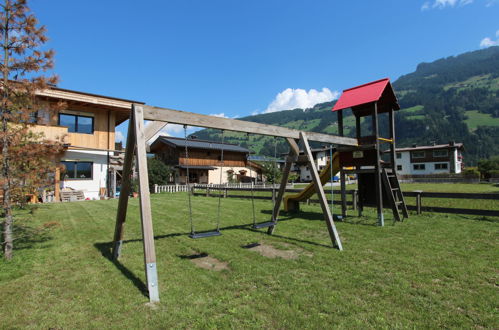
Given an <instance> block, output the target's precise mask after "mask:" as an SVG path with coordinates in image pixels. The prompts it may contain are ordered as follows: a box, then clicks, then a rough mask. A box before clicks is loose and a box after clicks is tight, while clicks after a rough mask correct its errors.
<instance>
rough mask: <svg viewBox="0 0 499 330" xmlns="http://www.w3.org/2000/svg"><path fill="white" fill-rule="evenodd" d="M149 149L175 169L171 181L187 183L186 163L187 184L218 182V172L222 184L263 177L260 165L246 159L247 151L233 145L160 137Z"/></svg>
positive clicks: (259, 179)
mask: <svg viewBox="0 0 499 330" xmlns="http://www.w3.org/2000/svg"><path fill="white" fill-rule="evenodd" d="M186 143H187V150H188V157H187V156H186V152H185V144H186ZM222 149H223V158H224V159H223V162H222ZM150 152H151V153H153V154H154V155H155V156H156V157H157V158H158V159H160V160H162V161H163V162H164V163H165V164H166V165H169V166H171V167H172V168H174V169H175V177H174V180H173V181H174V183H178V184H185V183H186V182H187V166H189V182H190V183H201V184H218V183H220V175H221V182H222V183H227V182H252V181H253V182H255V181H261V180H262V176H261V174H262V171H261V167H260V166H259V165H258V164H256V163H254V162H251V161H249V160H248V159H247V156H248V154H249V150H248V149H246V148H243V147H240V146H237V145H234V144H228V143H224V144H222V143H220V142H213V141H205V140H197V139H187V141H186V140H185V139H183V138H176V137H169V136H160V137H158V138H157V139H156V140H155V141H154V142H153V143H152V144H151V146H150ZM220 170H221V171H220Z"/></svg>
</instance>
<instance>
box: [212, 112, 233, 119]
mask: <svg viewBox="0 0 499 330" xmlns="http://www.w3.org/2000/svg"><path fill="white" fill-rule="evenodd" d="M210 116H214V117H219V118H229V117H228V116H226V115H225V113H224V112H220V113H210Z"/></svg>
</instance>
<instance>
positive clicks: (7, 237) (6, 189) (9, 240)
mask: <svg viewBox="0 0 499 330" xmlns="http://www.w3.org/2000/svg"><path fill="white" fill-rule="evenodd" d="M9 17H10V13H9V11H8V10H7V11H6V24H5V28H4V31H3V44H4V54H3V55H4V57H3V72H2V80H3V100H2V101H3V102H2V132H3V137H2V179H3V185H2V188H3V216H4V221H3V233H2V236H3V246H2V248H3V253H4V257H5V259H7V260H10V259H12V250H13V249H14V238H13V234H12V226H13V223H14V218H13V217H12V205H11V201H10V168H9V138H8V136H7V130H8V122H7V118H6V116H5V115H6V114H7V113H8V109H7V104H8V102H7V100H8V98H9V90H8V88H7V83H8V81H9V72H8V65H9V52H8V48H7V46H6V45H7V44H8V41H9Z"/></svg>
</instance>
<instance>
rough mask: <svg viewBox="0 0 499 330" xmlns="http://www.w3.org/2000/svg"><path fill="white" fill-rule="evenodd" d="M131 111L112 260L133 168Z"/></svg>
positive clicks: (118, 243)
mask: <svg viewBox="0 0 499 330" xmlns="http://www.w3.org/2000/svg"><path fill="white" fill-rule="evenodd" d="M134 120H135V119H134V117H133V111H132V112H131V113H130V119H129V120H128V133H127V138H126V150H125V159H124V161H123V174H122V177H121V189H120V198H119V201H118V212H117V214H116V225H115V228H114V240H113V242H114V243H113V258H114V259H115V260H116V259H118V258H119V257H120V254H121V246H122V244H123V235H124V229H125V220H126V212H127V209H128V198H129V196H130V190H131V175H132V167H133V155H134V152H135V145H136V143H135V142H136V139H135V129H134Z"/></svg>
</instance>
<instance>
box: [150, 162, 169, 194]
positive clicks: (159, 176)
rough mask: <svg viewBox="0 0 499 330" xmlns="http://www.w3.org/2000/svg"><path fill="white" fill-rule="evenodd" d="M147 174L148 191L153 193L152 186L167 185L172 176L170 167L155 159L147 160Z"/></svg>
mask: <svg viewBox="0 0 499 330" xmlns="http://www.w3.org/2000/svg"><path fill="white" fill-rule="evenodd" d="M147 172H148V174H149V190H151V191H153V189H154V185H155V184H157V185H165V184H168V181H169V178H170V176H171V175H172V174H173V170H172V168H171V167H169V166H168V165H166V164H165V163H163V162H162V161H161V160H159V159H157V158H147Z"/></svg>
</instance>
